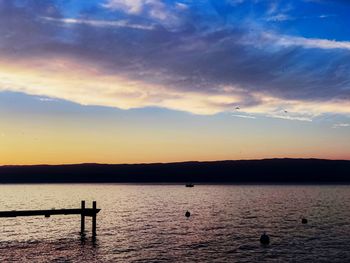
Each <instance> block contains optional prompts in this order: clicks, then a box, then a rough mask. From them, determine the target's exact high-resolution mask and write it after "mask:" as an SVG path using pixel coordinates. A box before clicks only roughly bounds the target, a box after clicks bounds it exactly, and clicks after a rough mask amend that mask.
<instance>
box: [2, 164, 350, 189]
mask: <svg viewBox="0 0 350 263" xmlns="http://www.w3.org/2000/svg"><path fill="white" fill-rule="evenodd" d="M187 182H191V183H194V184H196V183H197V184H198V183H201V184H320V185H322V184H350V161H347V160H323V159H263V160H239V161H211V162H177V163H150V164H67V165H5V166H0V183H2V184H22V183H142V184H144V183H157V184H162V183H164V184H182V183H187Z"/></svg>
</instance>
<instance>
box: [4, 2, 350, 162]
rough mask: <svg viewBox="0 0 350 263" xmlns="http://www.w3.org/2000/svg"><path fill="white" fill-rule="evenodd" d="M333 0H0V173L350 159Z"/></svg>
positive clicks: (348, 52)
mask: <svg viewBox="0 0 350 263" xmlns="http://www.w3.org/2000/svg"><path fill="white" fill-rule="evenodd" d="M349 14H350V2H349V1H346V0H338V1H337V0H332V1H331V0H329V1H327V0H293V1H292V0H290V1H289V0H285V1H282V0H281V1H273V0H271V1H267V0H211V1H210V0H182V1H181V0H179V1H171V0H89V1H87V0H74V1H69V0H0V165H1V164H4V165H5V164H43V163H48V164H57V163H82V162H98V163H140V162H172V161H187V160H223V159H257V158H258V159H260V158H275V157H279V158H283V157H291V158H329V159H349V160H350V19H349Z"/></svg>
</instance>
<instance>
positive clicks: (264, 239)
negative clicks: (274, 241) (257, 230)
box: [260, 232, 270, 245]
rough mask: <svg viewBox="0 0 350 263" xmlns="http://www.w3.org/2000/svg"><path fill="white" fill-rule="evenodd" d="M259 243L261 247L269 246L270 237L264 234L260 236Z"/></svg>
mask: <svg viewBox="0 0 350 263" xmlns="http://www.w3.org/2000/svg"><path fill="white" fill-rule="evenodd" d="M260 243H261V244H263V245H268V244H270V237H269V236H268V235H266V233H265V232H264V234H262V235H261V237H260Z"/></svg>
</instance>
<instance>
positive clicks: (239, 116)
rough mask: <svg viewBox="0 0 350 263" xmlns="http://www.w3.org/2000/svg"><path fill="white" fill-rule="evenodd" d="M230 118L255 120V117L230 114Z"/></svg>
mask: <svg viewBox="0 0 350 263" xmlns="http://www.w3.org/2000/svg"><path fill="white" fill-rule="evenodd" d="M232 116H234V117H238V118H243V119H256V117H254V116H249V115H241V114H232Z"/></svg>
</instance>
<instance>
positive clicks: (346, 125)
mask: <svg viewBox="0 0 350 263" xmlns="http://www.w3.org/2000/svg"><path fill="white" fill-rule="evenodd" d="M347 127H350V124H349V123H336V124H334V125H333V126H332V128H334V129H337V128H347Z"/></svg>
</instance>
